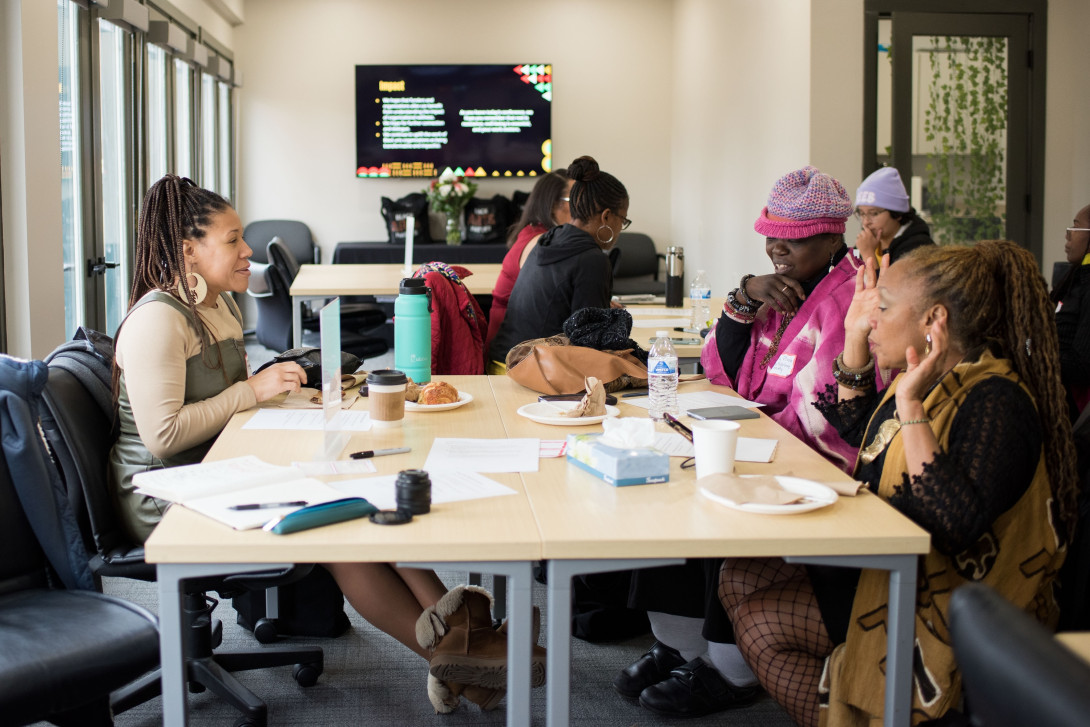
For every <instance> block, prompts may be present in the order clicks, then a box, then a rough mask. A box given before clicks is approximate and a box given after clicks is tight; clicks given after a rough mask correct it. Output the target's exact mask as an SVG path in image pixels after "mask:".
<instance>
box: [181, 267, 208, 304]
mask: <svg viewBox="0 0 1090 727" xmlns="http://www.w3.org/2000/svg"><path fill="white" fill-rule="evenodd" d="M191 276H192V278H193V280H195V281H196V282H194V283H193V284H192V285H190V286H189V298H188V299H189V301H190V302H191V303H192V304H193V305H200V304H201V303H203V302H204V299H205V298H206V297H208V281H206V280H205V279H204V276H203V275H201V274H200V273H186V274H185V277H186V278H189V277H191ZM188 282H189V281H188V280H184V281H183V280H179V281H178V297H179V298H181V299H182V300H183V301H184V300H186V291H185V286H186V284H187V283H188Z"/></svg>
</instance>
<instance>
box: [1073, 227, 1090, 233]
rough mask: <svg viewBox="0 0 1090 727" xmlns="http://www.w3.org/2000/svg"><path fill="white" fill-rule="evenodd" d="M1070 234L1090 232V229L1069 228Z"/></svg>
mask: <svg viewBox="0 0 1090 727" xmlns="http://www.w3.org/2000/svg"><path fill="white" fill-rule="evenodd" d="M1067 231H1068V232H1090V227H1068V228H1067Z"/></svg>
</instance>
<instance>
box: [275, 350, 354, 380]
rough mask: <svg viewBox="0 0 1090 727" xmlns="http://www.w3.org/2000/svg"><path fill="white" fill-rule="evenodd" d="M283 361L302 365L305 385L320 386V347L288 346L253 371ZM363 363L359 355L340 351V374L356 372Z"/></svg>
mask: <svg viewBox="0 0 1090 727" xmlns="http://www.w3.org/2000/svg"><path fill="white" fill-rule="evenodd" d="M285 361H293V362H295V363H297V364H299V365H300V366H302V367H303V370H304V371H306V372H307V383H306V385H307V386H312V387H315V388H320V387H321V385H322V349H320V348H315V347H314V346H303V347H302V348H290V349H288V350H287V351H284V353H282V354H279V355H278V356H276V357H274V358H273V359H272V360H271V361H268V362H266V363H264V364H262V365H261V367H260V368H258V369H257V371H255V372H254V373H255V374H256V373H259V372H261V371H264V370H265V369H267V368H268V367H270V366H272V365H273V364H277V363H284V362H285ZM361 363H363V362H362V361H361V360H360V357H359V356H356V355H353V354H351V353H345V352H344V351H341V374H342V375H344V374H352V373H355V372H356V369H358V368H359V367H360V364H361Z"/></svg>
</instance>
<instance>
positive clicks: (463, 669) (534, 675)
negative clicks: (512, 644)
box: [416, 586, 545, 689]
mask: <svg viewBox="0 0 1090 727" xmlns="http://www.w3.org/2000/svg"><path fill="white" fill-rule="evenodd" d="M416 637H417V641H418V642H419V643H420V645H421V646H422V647H424V648H425V649H428V650H430V651H431V654H432V655H431V658H430V659H429V661H430V663H431V667H430V672H431V674H432V675H434V676H435V677H436V678H437V679H439V680H440V681H442V682H446V683H447V684H448V685H449V684H452V683H458V684H464V685H466V686H469V685H477V686H481V687H487V688H489V689H500V688H503V687H505V686H506V685H507V637H506V634H504V633H500V632H497V631H496V630H495V629H494V628H493V627H492V596H491V595H490V594H489V593H488V591H485V590H484V589H482V588H478V587H476V586H458V587H456V588H454V589H452V590H450V591H449V592H448V593H447V594H446V595H445V596H443V597H442V598H441V599H439V602H438V603H436V604H435V606H434V607H433V608H428V609H425V611H424V613H423V614H421V616H420V619H419V620H418V621H417V623H416ZM532 648H533V654H532V660H533V662H532V665H531V684H533V686H535V687H537V686H541V685H542V684H544V683H545V650H544V649H542V648H541V647H540V646H536V645H534V646H533V647H532Z"/></svg>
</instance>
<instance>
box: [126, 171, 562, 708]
mask: <svg viewBox="0 0 1090 727" xmlns="http://www.w3.org/2000/svg"><path fill="white" fill-rule="evenodd" d="M252 253H253V251H252V250H251V249H250V247H249V246H248V245H247V244H246V242H245V241H244V240H243V239H242V224H241V222H240V221H239V217H238V213H236V212H235V210H234V209H232V207H231V205H230V203H228V202H227V200H225V199H223V198H222V197H220V196H219V195H218V194H216V193H215V192H210V191H208V190H206V189H201V188H200V187H198V186H197V185H196V184H194V183H193V182H192V181H190V180H189V179H185V178H181V177H176V176H174V175H172V174H168V175H166V176H165V177H163V178H162V179H160V180H159V181H158V182H156V183H155V184H154V185H152V187H151V189H149V190H148V193H147V195H146V196H145V197H144V203H143V208H142V209H141V212H140V220H139V225H138V231H137V239H136V274H135V276H134V281H133V288H132V294H131V296H130V299H129V313H128V315H127V316H126V317H125V320H124V321H123V322H122V325H121V328H120V329H119V330H118V333H117V341H116V347H115V349H116V358H115V366H114V380H115V387H114V389H115V392H116V395H117V404H118V419H119V423H120V435H119V437H118V440H117V442H116V444H115V445H114V447H113V450H112V451H111V452H110V463H111V472H110V478H111V485H112V486H113V488H114V492H116V493H117V498H118V503H119V505H120V510H121V516H122V520H123V521H124V523H125V526H126V527H127V528H128V529H129V531H130V534H131V535H132V536H133V537H135V538H136V539H137V540H138V541H139V542H143V541H144V540H146V539H147V537H148V536H149V535H150V534H151V531H152V530H153V529H154V528H155V526H156V524H158V522H159V520H160V519H161V518H162V516H163V513H164V511H165V510H166V507H167V506H168V503H166V502H163V501H161V500H156V499H154V498H151V497H148V496H146V495H141V494H140V493H137V492H135V491H134V490H133V485H132V477H133V475H134V474H136V473H137V472H143V471H147V470H150V469H157V468H160V467H172V466H176V465H182V464H193V463H195V462H199V461H201V459H203V458H204V455H205V454H206V453H207V452H208V450H209V449H210V448H211V446H212V443H213V442H214V441H215V439H216V437H217V435H218V434H219V433H220V430H222V429H223V427H224V426H225V425H226V424H227V422H228V420H229V419H230V418H231V417H232V416H233V415H234V414H235V413H237V412H239V411H243V410H245V409H249V408H250V407H253V406H254V405H256V404H257V403H259V402H262V401H266V400H268V399H271V398H272V397H274V396H276V395H277V394H279V393H281V392H284V391H297V390H298V389H299V388H300V386H301V385H302V383H303V382H305V381H306V374H305V372H304V371H303V369H302V367H300V366H299V365H298V364H295V363H279V364H275V365H273V366H270V367H269V368H266V369H265V370H263V371H261V372H260V373H258V374H255V375H254V376H248V373H249V372H248V370H247V368H248V367H247V365H246V358H245V349H244V347H243V340H242V316H241V314H240V313H239V310H238V308H237V306H236V305H235V303H234V301H233V300H232V299H231V296H230V295H229V293H232V292H234V293H241V292H243V291H245V290H246V286H247V283H248V281H249V277H250V269H249V268H250V256H251V254H252ZM325 567H326V568H327V569H328V570H329V571H330V572H331V573H332V574H333V577H334V578H335V579H336V580H337V584H338V585H339V586H340V588H341V591H343V592H344V594H345V596H346V597H347V598H348V600H349V602H350V603H351V604H352V606H353V607H354V608H355V609H356V610H357V611H358V612H359V613H360V615H361V616H363V617H364V618H365V619H367V620H368V621H370V622H371V624H373V625H374V626H376V627H377V628H379V629H381V630H383V631H385V632H386V633H388V634H389V635H391V636H393V637H394V638H396V639H397V640H398V641H400V642H401V643H403V644H405V646H407V647H409V648H410V649H412V650H413V651H415V652H416V653H417V654H419V655H420V656H422V657H424V658H425V659H428V660H430V661H431V662H432V665H431V669H430V670H429V671H430V672H431V673H430V674H429V677H428V696H429V698H430V699H431V701H432V704H433V705H434V706H435V708H436V710H438V711H442V712H450V711H451V710H452V709H454V707H456V706H457V705H458V702H459V699H460V697H461V696H465V697H466V698H467V699H469V700H471V701H474V702H476V703H477V704H478V705H480V706H481V707H482V708H485V709H491V708H494V707H495V706H497V705H498V703H499V701H500V700H501V699H502V697H503V695H504V690H503V689H502V682H503V679H504V678H505V674H506V663H507V645H506V633H505V632H503V631H500V632H494V631H493V630H492V620H491V610H490V602H491V596H490V595H489V594H488V593H487V592H486V591H483V590H482V589H479V588H475V587H472V586H468V587H463V586H458V587H456V588H455V589H453V590H451V591H450V592H449V593H448V591H447V588H446V586H445V585H443V582H442V581H441V580H439V578H438V576H436V575H435V573H433V572H432V571H430V570H421V569H415V568H398V567H396V566H394V565H392V564H389V563H328V564H325ZM471 603H472V604H473V605H472V608H473V618H474V619H475V620H470V621H469V623H470V624H471V625H473V627H474V628H477V627H478V626H483V630H484V631H486V632H487V633H486V638H478V639H477V640H475V641H473V640H471V642H470V646H469V649H468V651H467V650H466V648H465V647H464V645H463V646H462V649H461V651H460V652H457V651H456V653H454V654H453V655H452V654H450V653H446V652H449V651H450V649H449V648H448V647H449V645H450V644H449V642H447V643H444V642H442V640H441V639H442V635H443V634H444V633H446V629H447V628H448V624H447V623H446V622H445V621H444V619H446V618H447V617H449V616H451V615H452V614H454V613H455V612H459V611H465V610H467V609H469V608H470V604H471ZM418 620H419V621H420V622H421V623H422V624H423V625H425V626H426V627H427V629H426V631H427V633H430V634H431V637H430V638H429V639H428V640H426V641H425V640H424V639H423V638H422V637H420V636H418V628H417V622H418ZM452 623H453V622H452ZM418 639H419V640H418ZM451 641H457V637H454V638H453V639H452V640H451ZM459 643H461V642H459ZM454 648H455V649H457V648H458V647H457V646H455V647H454ZM534 648H535V651H534V660H535V666H536V671H535V676H537V677H538V679H537V680H536V681H535V686H536V685H538V684H540V683H542V682H543V681H544V650H543V649H540V647H534ZM460 659H462V660H464V663H463V662H462V661H460ZM437 664H441V668H440V666H437ZM443 670H446V671H443ZM448 671H449V672H452V673H457V675H458V676H459V682H458V683H455V682H453V681H450V680H449V679H448V678H447V677H446V673H447V672H448Z"/></svg>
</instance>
